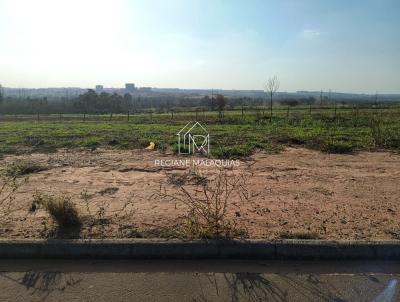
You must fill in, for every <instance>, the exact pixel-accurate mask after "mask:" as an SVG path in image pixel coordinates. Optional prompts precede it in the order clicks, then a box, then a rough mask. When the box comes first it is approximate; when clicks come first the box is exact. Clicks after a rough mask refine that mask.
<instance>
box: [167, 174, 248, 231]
mask: <svg viewBox="0 0 400 302" xmlns="http://www.w3.org/2000/svg"><path fill="white" fill-rule="evenodd" d="M192 173H197V174H199V173H198V172H196V171H195V172H192ZM191 179H192V180H196V179H197V180H199V179H202V180H203V181H199V182H197V181H194V182H192V183H185V184H180V185H178V186H179V189H178V192H177V193H174V194H168V193H166V189H165V188H164V193H162V197H165V198H168V199H170V200H171V201H174V202H176V201H180V202H182V203H183V204H184V205H186V206H187V208H188V210H187V213H186V214H185V215H184V217H183V223H182V224H181V225H180V230H179V231H180V232H179V233H180V234H181V236H182V237H184V238H189V239H230V238H234V237H243V236H246V234H247V232H246V231H245V230H243V229H241V228H239V227H238V225H237V223H236V222H235V221H234V220H233V219H230V218H229V210H230V209H231V206H232V203H231V198H233V197H234V196H235V195H236V196H238V197H239V198H240V199H246V200H248V198H249V195H248V191H247V189H246V188H245V186H246V177H245V176H244V175H243V174H242V175H239V176H234V175H229V174H228V172H227V171H226V170H224V169H221V170H220V171H219V173H218V175H217V176H216V177H215V178H214V179H212V180H207V181H204V176H201V175H198V176H197V177H193V176H192V178H191ZM175 185H177V184H176V183H175ZM236 213H240V209H239V211H236ZM240 216H241V215H240V214H239V215H236V217H240Z"/></svg>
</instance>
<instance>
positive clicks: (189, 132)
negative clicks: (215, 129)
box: [176, 121, 210, 155]
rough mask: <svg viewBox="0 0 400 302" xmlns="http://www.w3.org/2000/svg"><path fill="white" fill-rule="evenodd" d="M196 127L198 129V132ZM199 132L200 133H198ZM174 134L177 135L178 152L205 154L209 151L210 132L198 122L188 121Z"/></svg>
mask: <svg viewBox="0 0 400 302" xmlns="http://www.w3.org/2000/svg"><path fill="white" fill-rule="evenodd" d="M196 128H197V129H199V131H198V132H196ZM200 132H201V133H202V134H199V133H200ZM176 135H177V136H178V154H194V153H196V152H199V153H203V154H205V155H207V154H209V153H210V134H209V133H208V132H207V130H206V129H205V128H204V127H203V126H202V125H201V124H200V123H199V122H192V121H190V122H189V123H187V124H186V126H185V127H183V128H182V129H181V130H180V131H179V132H178V133H177V134H176ZM199 142H200V144H199Z"/></svg>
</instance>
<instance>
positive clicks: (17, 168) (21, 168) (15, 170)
mask: <svg viewBox="0 0 400 302" xmlns="http://www.w3.org/2000/svg"><path fill="white" fill-rule="evenodd" d="M44 170H47V167H45V166H43V165H41V164H38V163H35V162H32V161H22V162H13V163H11V164H9V165H8V166H7V167H6V168H5V173H6V175H7V176H9V177H18V176H23V175H27V174H32V173H37V172H40V171H44Z"/></svg>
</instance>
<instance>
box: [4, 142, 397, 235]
mask: <svg viewBox="0 0 400 302" xmlns="http://www.w3.org/2000/svg"><path fill="white" fill-rule="evenodd" d="M155 159H177V156H176V155H172V154H161V153H158V152H155V151H141V150H134V151H121V150H106V149H102V150H95V151H92V152H91V151H82V150H81V151H67V150H59V151H58V152H57V153H53V154H31V155H19V156H7V157H5V158H3V159H2V160H0V165H1V166H4V165H6V164H8V163H11V162H16V161H17V162H21V161H27V160H29V161H33V162H35V163H40V164H42V165H45V166H47V167H48V169H47V170H45V171H40V172H37V173H33V174H30V175H28V177H29V180H28V182H27V183H26V184H24V185H23V186H21V187H20V188H19V189H18V191H17V192H16V196H15V200H14V201H13V205H16V207H15V209H14V210H9V209H5V208H4V207H3V208H2V209H0V211H1V213H0V237H1V238H43V237H54V236H69V237H71V236H72V237H82V238H104V237H107V238H128V237H140V236H144V237H165V236H168V227H171V228H174V226H176V225H177V223H179V217H180V216H182V215H183V214H185V211H186V207H185V206H184V205H183V204H182V203H180V202H178V201H172V200H166V199H164V198H162V196H161V195H160V187H162V186H165V187H166V188H167V190H169V191H170V192H172V193H173V192H174V190H177V187H176V186H174V184H173V183H171V175H174V176H179V175H181V174H183V173H185V172H187V168H183V167H176V168H171V167H164V168H160V167H156V166H155V165H154V160H155ZM178 159H181V157H179V158H178ZM199 171H200V173H201V174H203V175H204V176H206V177H207V178H209V179H212V177H213V176H215V175H216V173H217V172H218V169H217V168H213V167H207V168H204V167H203V168H199ZM241 171H246V172H247V173H248V174H249V176H248V190H249V192H250V194H251V200H249V201H247V202H243V201H240V200H238V199H235V198H233V200H230V202H231V203H232V204H234V205H235V206H236V207H232V208H231V209H230V212H229V218H231V219H236V220H237V222H238V224H239V225H240V226H241V227H243V228H245V229H246V230H247V232H248V236H249V237H251V238H267V239H279V238H286V237H291V238H320V239H332V240H392V239H400V155H399V154H394V153H389V152H373V153H371V152H360V153H358V154H353V155H341V154H325V153H321V152H318V151H312V150H308V149H302V148H287V149H286V150H285V151H283V152H281V153H279V154H267V153H263V152H259V153H256V154H254V155H253V156H251V157H250V158H249V159H248V160H246V161H241V165H240V166H239V167H237V168H233V169H232V173H240V172H241ZM35 192H42V193H47V194H53V195H60V194H66V195H70V196H71V197H72V200H73V202H74V203H75V204H76V206H77V207H78V209H79V213H80V215H81V216H82V217H83V221H84V223H83V225H82V228H81V229H79V230H76V232H75V233H74V234H72V235H71V233H70V234H67V235H66V234H57V233H56V231H55V226H54V223H53V222H52V220H51V219H50V217H49V216H48V214H47V213H45V212H44V211H43V210H38V211H36V212H33V213H32V212H29V208H30V206H31V203H32V195H33V194H34V193H35ZM238 209H239V210H238Z"/></svg>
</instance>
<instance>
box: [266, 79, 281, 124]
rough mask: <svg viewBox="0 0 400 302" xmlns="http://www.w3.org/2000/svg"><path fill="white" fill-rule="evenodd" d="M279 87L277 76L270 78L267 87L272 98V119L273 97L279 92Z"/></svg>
mask: <svg viewBox="0 0 400 302" xmlns="http://www.w3.org/2000/svg"><path fill="white" fill-rule="evenodd" d="M279 85H280V82H279V80H278V77H277V76H273V77H272V78H269V80H268V82H267V84H266V85H265V87H266V91H267V92H268V93H269V96H270V113H271V117H272V97H273V96H274V94H275V93H276V92H277V91H278V89H279Z"/></svg>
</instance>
